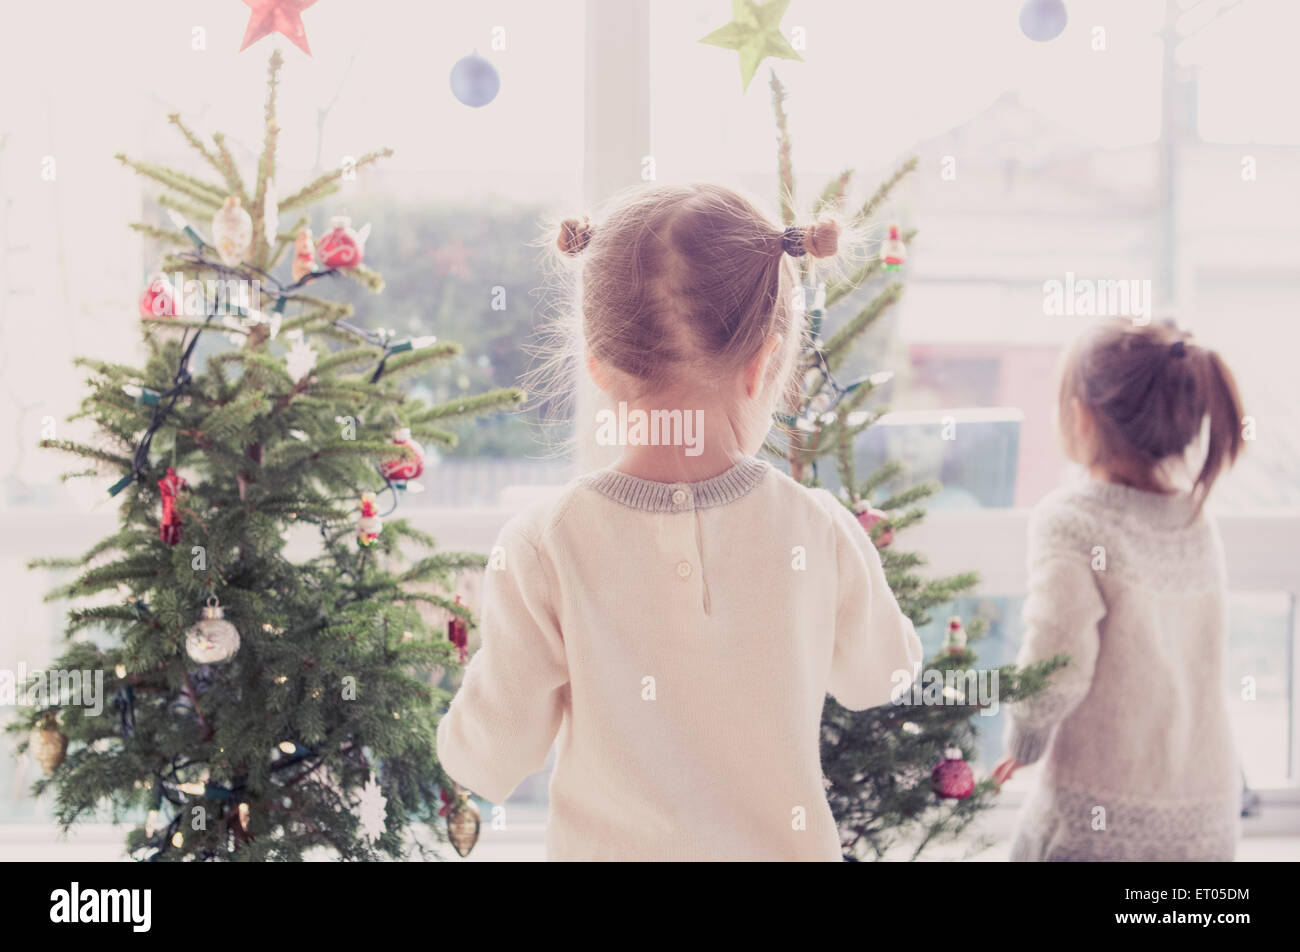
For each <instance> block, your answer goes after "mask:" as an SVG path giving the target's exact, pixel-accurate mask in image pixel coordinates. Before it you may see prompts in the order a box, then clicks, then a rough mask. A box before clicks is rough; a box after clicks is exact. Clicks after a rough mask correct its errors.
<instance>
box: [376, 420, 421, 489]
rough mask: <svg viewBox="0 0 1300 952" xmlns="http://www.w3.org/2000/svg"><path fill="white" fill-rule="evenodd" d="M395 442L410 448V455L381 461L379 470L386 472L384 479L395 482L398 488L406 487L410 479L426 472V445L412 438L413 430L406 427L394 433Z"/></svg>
mask: <svg viewBox="0 0 1300 952" xmlns="http://www.w3.org/2000/svg"><path fill="white" fill-rule="evenodd" d="M393 442H394V443H395V444H397V445H398V446H405V447H406V448H407V449H408V450H410V455H408V456H404V457H402V458H401V459H392V460H387V461H385V462H383V463H381V464H380V466H379V471H380V472H381V473H383V474H384V479H386V480H388V481H389V482H391V483H394V484H395V485H396V486H397V488H398V489H405V488H406V484H407V483H408V482H409V481H410V480H412V479H418V478H419V476H420V474H421V473H423V472H424V447H423V446H421V445H420V444H419V443H417V442H415V440H413V439H411V431H410V430H408V429H407V428H406V427H402V428H401V429H399V430H396V431H395V432H394V433H393Z"/></svg>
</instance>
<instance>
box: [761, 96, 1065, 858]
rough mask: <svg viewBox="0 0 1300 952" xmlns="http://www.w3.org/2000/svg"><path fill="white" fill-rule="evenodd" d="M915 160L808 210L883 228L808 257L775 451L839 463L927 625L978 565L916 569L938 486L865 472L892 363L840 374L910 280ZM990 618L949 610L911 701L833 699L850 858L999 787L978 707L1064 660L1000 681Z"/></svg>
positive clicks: (965, 812)
mask: <svg viewBox="0 0 1300 952" xmlns="http://www.w3.org/2000/svg"><path fill="white" fill-rule="evenodd" d="M771 90H772V105H773V109H774V110H775V114H776V128H777V144H778V145H777V169H778V176H779V181H780V193H781V194H780V206H781V215H782V218H783V220H784V223H785V224H786V225H793V224H794V223H795V221H796V218H797V209H798V204H797V194H798V193H797V190H796V179H795V173H794V167H793V161H792V143H791V139H790V131H789V126H788V123H787V116H786V111H785V99H786V92H785V87H784V86H783V85H782V83H781V81H780V79H779V78H778V77H777V75H776V73H775V71H773V72H772V74H771ZM915 168H916V159H914V158H913V159H908V160H907V161H905V162H903V164H902V165H901V166H899V167H898V168H897V169H896V170H895V171H894V172H893V174H892V175H890V177H889V178H888V179H887V180H886V181H885V182H884V183H882V184H881V185H880V186H879V187H878V188H877V189H876V190H875V191H874V192H873V193H872V194H871V195H870V197H868V198H867V199H866V200H865V201H863V202H861V204H858V205H857V206H856V207H850V205H849V196H850V194H851V191H852V188H853V185H854V184H855V183H854V174H853V172H852V170H846V171H844V172H842V173H840V174H839V175H837V176H836V177H835V178H833V179H831V181H830V182H829V183H827V184H826V185H825V187H824V188H822V190H821V191H820V193H819V194H818V197H817V199H816V201H815V202H814V204H813V207H812V208H811V209H810V211H811V214H812V217H814V218H815V217H819V216H823V215H829V216H833V217H836V218H838V219H843V220H844V221H845V223H846V224H847V225H848V226H849V227H850V228H851V229H854V230H859V229H865V230H867V231H874V232H876V235H875V237H876V241H875V242H874V245H873V248H874V249H875V253H874V254H871V255H870V256H868V257H866V259H865V260H863V261H860V262H859V263H857V264H856V265H855V266H854V267H852V268H851V269H850V270H849V272H848V273H846V274H843V275H841V276H840V277H839V278H838V279H837V280H833V281H830V282H822V281H820V280H819V279H818V276H817V275H816V273H815V272H814V271H813V269H812V267H811V266H810V265H809V264H808V262H809V259H807V258H804V259H800V260H801V261H802V262H803V263H804V270H803V271H802V274H801V278H802V282H803V288H802V294H803V299H804V312H805V320H806V323H805V332H806V333H805V338H804V339H805V344H804V348H803V352H802V355H801V360H802V366H801V370H802V371H803V377H802V387H801V388H800V390H799V392H798V394H797V396H794V397H792V399H791V401H790V404H789V406H788V407H787V409H786V412H785V414H783V418H782V422H783V423H785V424H786V426H785V428H784V430H785V435H784V439H778V440H777V441H775V442H773V443H771V444H769V450H770V451H771V452H773V453H775V454H776V455H779V456H780V457H781V458H782V459H783V460H784V461H785V464H786V466H787V468H788V469H789V472H790V474H791V476H793V477H794V478H795V479H798V480H800V481H801V482H803V483H805V484H806V485H809V486H818V485H821V483H822V478H821V477H822V470H821V469H819V464H820V466H822V467H825V466H828V465H829V466H832V467H833V468H834V471H835V473H836V475H837V477H838V481H839V497H840V499H841V501H842V502H843V503H844V505H845V506H847V507H848V508H849V509H851V510H852V511H853V512H854V514H855V515H856V516H857V519H858V522H859V524H860V525H861V526H862V528H863V531H864V532H868V533H869V534H870V535H871V539H872V541H873V542H874V543H875V545H876V548H877V549H878V550H879V552H880V559H881V562H882V564H883V565H884V569H885V576H886V578H887V579H888V580H889V585H890V588H892V589H893V591H894V595H895V597H896V598H897V599H898V604H899V606H900V607H901V608H902V610H903V611H904V613H906V614H907V616H908V617H909V618H911V619H912V621H913V623H914V624H916V625H917V626H918V627H919V626H922V625H926V624H929V623H930V621H931V615H930V612H931V610H932V609H934V608H936V607H938V606H941V605H945V604H948V603H951V602H952V601H953V600H954V599H955V598H957V596H959V595H960V594H962V593H964V592H967V591H969V590H970V589H972V588H973V587H974V586H975V585H976V584H977V583H978V581H979V578H978V576H977V575H976V574H975V573H973V572H967V573H963V574H961V575H955V576H949V577H946V578H924V577H922V575H921V574H920V573H919V572H918V570H919V569H920V568H921V567H922V566H924V564H925V559H924V558H923V557H922V556H921V555H919V554H917V553H914V552H905V551H901V550H899V549H897V548H895V547H894V539H895V535H896V534H897V533H900V532H902V531H903V530H904V529H906V528H907V527H908V526H910V525H913V524H915V523H916V522H918V521H919V520H920V519H922V518H923V517H924V515H925V510H924V508H923V507H921V506H920V505H919V504H920V503H921V502H922V501H923V500H925V499H926V498H927V497H929V496H932V495H934V494H935V493H936V492H938V490H939V488H940V487H939V485H938V484H936V483H934V482H926V483H921V484H918V485H906V474H905V473H904V471H903V468H902V466H901V465H899V464H898V463H897V462H894V461H888V462H884V463H883V464H882V465H880V466H879V467H877V468H876V469H875V470H874V471H873V472H871V473H870V474H868V475H866V476H865V477H862V476H859V475H858V472H857V456H856V453H855V447H856V445H857V441H858V439H859V438H860V437H861V436H862V435H863V434H864V433H865V431H866V430H867V429H868V428H869V427H871V426H872V425H873V424H875V423H876V422H878V421H879V420H880V418H881V417H882V416H884V415H885V413H886V412H888V408H887V407H885V406H883V405H882V404H881V403H880V400H879V399H878V398H879V395H880V390H881V388H882V387H884V386H885V385H886V384H888V383H889V382H890V380H892V378H893V374H892V373H890V372H889V371H877V372H875V373H872V374H870V375H868V376H864V377H859V378H857V379H852V380H848V379H842V378H843V377H844V372H843V368H844V366H845V364H846V363H847V362H848V358H849V356H850V354H852V352H853V351H854V348H855V347H856V346H858V345H860V344H861V343H862V341H863V338H864V337H865V336H866V335H867V333H868V332H869V331H870V330H871V329H872V328H873V327H874V326H876V324H877V322H879V321H880V319H881V318H882V317H883V316H884V315H885V314H886V313H888V312H889V310H890V308H892V307H893V306H894V305H895V304H896V303H897V302H898V300H899V298H900V297H901V295H902V293H903V281H902V269H903V267H904V264H905V262H906V259H907V244H906V243H907V242H908V241H911V240H912V238H913V237H914V236H915V232H914V231H908V232H903V231H902V230H901V229H900V226H898V225H896V224H885V225H884V226H882V225H881V223H880V222H879V221H878V216H879V214H880V212H881V210H882V209H883V208H884V207H885V206H886V205H887V203H888V201H889V198H890V196H891V194H892V193H893V191H894V189H895V187H896V186H897V185H898V184H899V183H900V182H902V181H903V180H904V179H905V178H906V177H907V175H908V174H909V173H911V172H912V171H914V170H915ZM832 329H833V330H832ZM828 331H830V333H827V332H828ZM837 374H838V375H837ZM873 397H876V398H877V399H874V400H873ZM936 438H938V437H937V435H936ZM984 628H985V626H984V625H983V624H982V623H980V622H978V621H977V622H975V623H973V624H972V625H971V633H970V635H969V636H968V635H967V632H966V629H965V626H963V625H962V623H961V621H960V619H957V618H953V619H951V620H950V622H949V624H948V631H947V637H946V639H945V644H944V646H943V648H942V650H941V651H940V652H939V654H938V655H937V656H935V657H933V658H930V659H928V660H927V661H926V662H925V665H924V672H923V674H922V676H921V680H920V681H919V685H918V688H917V690H916V691H914V692H913V693H912V694H909V695H908V699H909V703H905V704H900V705H887V706H885V707H878V708H872V709H870V710H867V711H861V712H854V711H849V710H847V709H845V708H843V707H841V706H840V705H839V704H837V703H836V702H835V699H834V698H831V697H828V698H827V699H826V707H825V709H824V710H823V713H822V770H823V773H824V774H825V777H826V779H827V781H828V782H829V788H828V791H827V798H828V800H829V801H830V805H831V810H832V812H833V813H834V815H835V819H836V823H837V824H838V826H839V829H840V840H841V844H842V846H843V848H844V854H845V856H846V858H849V859H880V858H883V857H884V855H885V854H886V852H887V851H888V850H889V849H890V847H891V846H894V845H895V844H903V845H905V846H906V847H907V848H908V849H909V850H910V851H911V855H912V856H913V858H915V857H916V856H919V855H920V853H921V852H922V851H923V850H924V849H925V847H926V846H927V845H929V844H930V843H932V842H935V841H936V840H942V839H945V838H949V839H950V838H952V837H955V836H956V835H957V834H959V833H961V832H962V831H963V830H965V829H966V827H967V826H969V824H970V822H971V821H972V820H973V819H975V817H976V816H977V815H978V813H979V812H980V811H981V810H982V809H984V808H986V807H988V806H989V805H990V798H991V797H992V796H993V794H994V793H995V792H996V788H995V785H994V783H993V781H992V780H991V779H985V780H983V781H980V782H979V783H975V782H974V777H973V772H972V770H971V768H970V767H969V766H968V765H967V763H966V762H965V761H966V760H967V759H968V758H972V757H973V756H974V754H975V752H976V746H977V717H976V715H978V714H979V712H980V711H981V710H984V709H986V708H989V707H991V706H992V705H993V704H1005V703H1009V702H1011V701H1015V700H1019V699H1022V698H1025V697H1028V696H1031V695H1032V694H1034V693H1036V692H1037V691H1039V690H1041V688H1042V687H1043V685H1044V683H1045V679H1046V677H1047V676H1048V675H1049V674H1050V672H1051V671H1052V670H1053V669H1054V668H1055V667H1056V666H1057V664H1055V663H1048V664H1042V665H1037V666H1035V667H1033V668H1025V669H1017V668H1015V667H1014V666H1005V667H1002V668H999V669H998V672H997V680H996V682H994V681H992V679H991V678H990V677H988V676H987V675H980V674H979V673H978V672H976V655H975V652H974V651H973V650H972V649H971V647H970V644H969V642H970V641H973V640H975V639H977V638H978V637H980V635H982V634H983V632H984ZM972 674H974V676H975V677H976V678H979V677H984V678H985V682H984V683H985V685H991V686H992V687H993V688H994V689H995V693H994V692H993V691H984V690H978V689H977V687H978V684H979V682H978V681H975V680H972V679H971V675H972Z"/></svg>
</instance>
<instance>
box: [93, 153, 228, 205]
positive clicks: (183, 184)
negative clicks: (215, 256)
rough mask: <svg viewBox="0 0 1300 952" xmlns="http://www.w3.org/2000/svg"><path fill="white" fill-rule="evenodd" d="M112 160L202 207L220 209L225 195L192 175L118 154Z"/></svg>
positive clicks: (220, 190)
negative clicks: (187, 197) (185, 196)
mask: <svg viewBox="0 0 1300 952" xmlns="http://www.w3.org/2000/svg"><path fill="white" fill-rule="evenodd" d="M113 158H115V159H117V160H118V161H119V162H121V163H122V164H123V165H125V166H126V167H127V168H129V169H131V171H133V172H135V173H136V174H137V175H141V176H143V177H144V178H148V179H153V180H154V181H155V182H158V183H159V184H161V185H164V186H166V187H167V188H170V189H171V190H172V191H174V192H180V193H181V194H182V195H188V196H189V197H190V198H192V199H194V201H196V202H198V203H199V204H200V205H203V206H210V207H211V209H212V210H213V211H216V209H218V208H220V207H221V204H222V202H224V201H225V198H226V196H225V193H224V192H223V191H222V189H221V187H220V186H219V185H215V184H213V183H211V182H204V181H202V180H200V179H196V178H194V176H192V175H186V174H185V173H184V172H177V171H175V170H174V169H168V168H164V167H163V166H161V165H154V164H152V163H150V162H137V161H135V160H134V159H130V158H127V156H126V155H124V154H123V153H121V152H119V153H117V154H116V155H115V156H113Z"/></svg>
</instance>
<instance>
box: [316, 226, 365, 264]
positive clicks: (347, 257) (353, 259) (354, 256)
mask: <svg viewBox="0 0 1300 952" xmlns="http://www.w3.org/2000/svg"><path fill="white" fill-rule="evenodd" d="M331 223H332V224H333V226H334V227H332V228H331V229H330V230H329V231H327V232H326V233H325V234H324V235H323V236H322V237H321V240H320V241H319V242H317V244H316V253H317V254H319V255H320V262H321V264H323V265H324V266H325V267H327V268H355V267H356V266H357V265H359V264H361V260H362V259H363V258H364V257H365V254H366V238H367V237H368V236H369V235H370V226H369V225H363V226H362V228H361V230H360V231H353V230H352V219H350V218H348V217H347V216H346V215H340V216H338V217H336V218H334V219H333V220H332V222H331Z"/></svg>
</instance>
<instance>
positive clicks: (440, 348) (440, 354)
mask: <svg viewBox="0 0 1300 952" xmlns="http://www.w3.org/2000/svg"><path fill="white" fill-rule="evenodd" d="M460 352H461V346H460V344H456V343H452V342H451V341H438V343H436V344H434V345H433V346H431V347H425V348H423V349H422V350H411V351H407V352H406V353H404V354H397V355H395V356H393V357H390V358H388V360H387V361H386V362H385V363H384V379H386V380H387V379H391V378H393V377H396V376H397V375H398V374H402V373H410V372H411V371H413V370H416V369H418V368H420V367H423V366H425V365H426V364H432V363H437V362H439V361H444V360H450V359H451V358H452V357H457V356H459V355H460Z"/></svg>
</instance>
